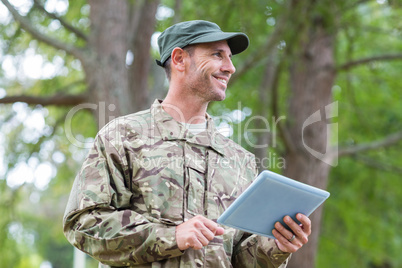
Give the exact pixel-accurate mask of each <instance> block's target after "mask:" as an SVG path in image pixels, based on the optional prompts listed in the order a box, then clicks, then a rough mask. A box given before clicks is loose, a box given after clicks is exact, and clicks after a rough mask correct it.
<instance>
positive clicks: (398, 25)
mask: <svg viewBox="0 0 402 268" xmlns="http://www.w3.org/2000/svg"><path fill="white" fill-rule="evenodd" d="M22 2H24V1H21V2H18V1H14V2H12V3H13V4H14V5H16V6H18V10H19V11H20V13H22V14H23V15H24V16H26V17H27V18H29V19H30V20H31V21H32V22H33V23H34V25H35V26H36V27H38V28H39V29H41V30H42V31H43V32H45V33H47V34H48V35H50V36H53V37H57V38H58V39H59V40H63V41H64V42H66V43H68V42H72V43H74V44H76V45H77V46H80V44H81V42H82V40H80V39H79V38H77V37H76V36H75V35H73V34H71V33H70V32H69V31H67V30H65V29H64V28H63V27H60V25H58V24H57V21H55V20H54V19H52V18H50V17H49V16H46V15H45V14H44V13H43V12H41V11H39V10H38V9H37V8H33V7H32V3H31V1H26V3H22ZM39 2H41V3H43V4H44V6H45V7H46V8H47V9H48V10H51V11H52V12H54V13H57V14H58V15H59V16H61V17H62V18H64V19H65V20H66V21H69V22H70V23H71V24H72V25H74V26H75V27H77V28H79V29H81V31H83V32H84V33H87V32H88V31H89V19H88V15H89V6H88V4H87V3H86V1H82V0H76V1H70V2H67V1H56V0H53V1H39ZM178 2H180V1H173V0H171V1H169V0H166V1H161V5H160V6H159V9H158V13H157V15H158V16H157V27H156V31H162V30H163V29H165V28H166V27H168V26H170V25H171V24H172V23H173V21H175V20H187V19H198V18H202V19H205V20H211V21H214V22H216V23H218V24H219V25H220V26H221V27H222V28H223V29H225V30H230V29H240V30H242V31H244V32H246V33H247V34H248V35H249V37H250V39H251V46H250V50H251V51H256V50H257V48H259V47H261V45H262V44H263V43H264V42H265V40H266V39H267V36H270V35H271V34H272V32H273V31H274V26H275V24H276V23H278V18H279V17H280V16H281V15H282V14H284V13H285V12H287V10H286V1H282V0H277V1H257V0H251V1H229V0H222V1H183V2H182V3H181V6H180V13H179V12H178V10H177V3H178ZM324 2H325V1H324ZM332 2H333V3H336V5H337V6H338V7H340V8H338V9H337V14H332V13H331V12H332V11H331V10H332V9H331V8H330V6H328V5H327V6H325V5H324V6H321V7H318V9H317V12H324V13H325V12H327V13H328V18H331V19H333V18H335V19H334V20H336V25H337V27H336V29H335V27H334V31H336V33H335V36H336V42H335V43H336V45H335V48H336V49H335V58H336V62H337V64H338V67H339V68H338V70H337V77H336V81H335V85H334V87H333V98H334V100H335V101H338V105H339V114H338V117H337V118H335V121H334V122H336V123H338V125H339V133H338V142H339V146H341V147H347V146H353V145H356V144H368V143H370V142H373V141H376V140H379V139H381V138H382V137H385V136H387V135H389V134H390V133H394V132H398V131H400V130H401V129H402V102H401V97H402V93H401V92H402V80H401V79H400V76H401V73H402V72H401V70H402V57H401V55H400V54H401V53H402V21H401V20H400V18H401V17H402V6H401V4H400V2H399V1H391V0H388V1H387V0H381V1H380V0H378V1H341V0H337V1H332ZM19 3H20V4H19ZM21 3H22V4H21ZM57 3H58V4H59V5H57ZM63 4H64V7H65V8H63ZM57 7H59V9H57ZM175 8H176V14H175V12H174V11H173V9H175ZM316 8H317V7H316ZM0 12H1V13H0V14H1V15H0V17H2V19H1V20H0V46H1V51H0V63H1V67H2V68H0V98H3V97H6V96H13V95H23V94H25V95H33V96H42V97H43V96H51V95H52V94H54V93H57V92H61V91H62V92H64V93H69V94H78V93H81V92H84V91H85V90H86V86H85V83H84V81H83V79H84V74H83V70H82V67H81V66H80V63H79V62H78V61H77V60H76V59H75V58H73V57H72V56H70V55H68V54H66V53H65V52H63V51H60V50H55V49H54V48H52V47H50V46H48V45H46V44H44V43H41V42H38V41H36V40H34V39H32V37H31V36H30V35H29V34H27V32H25V31H24V30H23V29H22V28H21V27H20V26H19V24H18V23H16V22H15V21H14V20H13V19H12V17H11V15H10V14H8V13H7V10H6V9H5V7H4V6H3V5H2V4H0ZM179 15H180V16H179ZM294 19H298V20H299V21H302V20H303V11H302V10H301V11H300V14H299V17H298V18H294ZM328 23H334V25H335V22H333V21H331V22H328ZM287 29H290V30H287V32H285V33H283V36H282V37H283V40H287V43H286V44H284V43H281V44H282V45H280V46H278V50H279V53H282V52H281V51H283V50H284V47H285V46H286V45H287V46H288V47H290V42H291V40H292V36H294V35H295V34H296V33H297V31H298V29H297V28H292V24H290V25H288V27H287ZM151 53H152V56H153V57H154V58H156V57H157V55H158V52H157V51H156V50H155V49H153V50H152V52H151ZM31 55H40V56H41V57H42V61H43V65H42V67H45V65H46V64H45V63H51V65H52V68H50V69H51V70H52V72H51V74H50V75H49V74H48V75H46V74H45V73H42V74H41V75H38V76H36V77H32V75H31V76H30V75H29V73H26V72H25V71H24V66H26V64H27V63H26V62H25V59H26V58H29V56H31ZM383 55H392V56H393V57H383ZM247 56H248V55H247V54H241V55H239V56H236V57H234V63H235V65H236V66H241V65H242V63H243V62H244V60H245V59H246V57H247ZM264 56H265V55H264V54H263V53H261V54H260V55H259V58H264ZM370 57H378V60H376V61H374V60H369V61H367V63H365V64H360V65H358V66H356V67H353V68H352V67H351V68H347V67H345V66H344V65H343V64H344V63H347V62H351V61H353V60H356V59H362V58H370ZM263 63H264V62H263V61H255V63H254V64H253V71H252V72H246V73H244V74H243V75H242V76H241V78H240V79H238V80H237V81H236V83H234V84H233V85H231V86H230V90H229V91H228V93H227V100H225V101H224V102H221V103H214V104H213V105H212V106H211V107H210V111H209V112H210V113H211V114H213V115H220V114H226V115H233V111H235V110H237V109H238V108H239V102H238V101H239V100H241V109H242V111H243V114H242V115H243V116H244V118H243V119H244V120H239V122H238V123H236V124H234V125H232V127H233V131H234V133H233V135H232V138H233V139H234V140H235V141H237V142H239V143H241V144H242V145H243V146H245V147H249V148H248V149H250V150H252V149H253V148H251V147H250V146H248V144H247V143H246V142H245V141H244V140H243V139H244V136H243V135H242V133H241V132H239V130H241V129H243V130H244V123H245V122H246V119H247V118H250V117H251V116H252V115H253V114H255V112H256V111H258V110H260V109H261V106H264V105H265V106H269V105H272V103H270V101H272V100H268V101H267V102H266V103H261V99H260V95H259V92H258V87H259V83H260V80H261V78H262V76H263V75H264V74H263V70H264V64H263ZM285 64H286V63H285ZM13 68H14V69H15V71H14V74H13V72H11V71H10V69H11V70H12V69H13ZM238 70H239V68H238ZM287 76H288V73H287V72H286V71H285V72H283V74H282V75H281V79H282V80H285V79H286V77H287ZM165 92H166V88H163V89H160V91H159V92H157V93H156V96H157V97H158V98H163V96H164V94H165ZM279 92H280V94H279V103H278V105H279V110H280V114H283V115H285V116H286V113H285V111H286V109H287V105H288V102H287V98H288V95H289V90H288V85H287V84H286V83H281V84H280V86H279ZM70 108H71V107H63V106H46V107H43V106H42V105H27V104H25V103H23V102H15V103H14V104H1V105H0V130H1V134H0V160H1V161H0V267H21V268H22V267H72V266H73V248H72V247H71V246H70V245H69V244H68V242H67V240H66V239H65V238H64V235H63V233H62V224H61V223H62V216H63V212H64V207H65V204H66V200H67V198H68V194H69V190H70V188H71V185H72V182H73V179H74V177H75V174H76V173H77V171H78V170H79V168H80V165H81V163H82V160H83V158H84V157H85V154H86V149H85V148H78V147H76V146H74V145H73V144H72V143H71V141H70V140H68V139H67V138H66V134H65V125H64V123H65V121H64V119H65V116H66V114H67V113H68V111H69V110H70ZM271 115H272V114H271V113H269V115H268V117H269V116H271ZM71 129H72V130H73V134H74V135H75V137H76V138H77V139H79V140H81V141H87V142H90V141H91V140H92V138H93V137H94V135H95V134H96V131H97V125H96V122H95V121H94V119H93V116H92V114H91V113H89V112H88V111H82V112H80V113H78V114H77V115H76V116H75V117H74V118H73V121H72V126H71ZM281 149H282V147H281V144H280V143H279V144H278V146H276V147H274V148H270V152H271V153H273V154H276V155H278V157H279V156H280V154H281ZM401 149H402V145H401V143H396V144H394V146H392V147H376V148H375V150H371V151H366V152H364V153H360V154H353V155H350V156H345V157H342V158H340V159H339V164H338V166H336V167H334V168H332V170H331V173H330V180H329V185H328V191H330V192H331V197H330V198H329V199H328V201H327V202H326V203H325V206H324V214H323V221H322V227H321V236H320V241H319V249H318V255H317V256H318V258H317V264H316V266H317V267H329V268H330V267H384V268H385V267H401V266H402V256H401V254H400V252H401V251H402V237H401V232H400V227H401V226H402V217H401V212H402V211H401V207H402V182H401V181H402V180H401V174H402V167H401V165H400V163H401V162H402V155H401V153H400V150H401ZM43 163H45V165H41V164H43ZM271 168H272V169H274V170H276V169H277V167H276V166H275V165H273V166H272V167H271ZM87 266H88V267H97V263H96V262H95V261H93V260H91V259H90V258H88V259H87Z"/></svg>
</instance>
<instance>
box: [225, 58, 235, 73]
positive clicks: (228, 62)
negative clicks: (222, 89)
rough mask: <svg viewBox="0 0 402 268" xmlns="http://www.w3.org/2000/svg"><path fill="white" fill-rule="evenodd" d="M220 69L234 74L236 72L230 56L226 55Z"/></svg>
mask: <svg viewBox="0 0 402 268" xmlns="http://www.w3.org/2000/svg"><path fill="white" fill-rule="evenodd" d="M221 71H223V72H228V73H230V74H234V73H235V72H236V68H235V67H234V65H233V62H232V59H231V58H229V57H228V58H226V59H225V60H224V61H223V64H222V68H221Z"/></svg>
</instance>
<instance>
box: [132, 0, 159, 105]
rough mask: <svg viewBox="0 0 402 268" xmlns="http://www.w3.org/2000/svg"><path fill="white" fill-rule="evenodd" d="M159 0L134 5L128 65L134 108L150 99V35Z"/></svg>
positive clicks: (148, 102)
mask: <svg viewBox="0 0 402 268" xmlns="http://www.w3.org/2000/svg"><path fill="white" fill-rule="evenodd" d="M159 2H160V1H159V0H152V1H151V0H147V1H143V2H142V3H140V4H137V5H136V8H137V9H138V10H139V11H140V12H139V13H138V12H136V16H138V18H137V19H136V21H137V23H136V25H135V27H136V30H135V35H134V37H133V41H132V43H131V44H130V49H131V51H132V53H133V55H134V61H133V63H132V64H131V66H130V71H129V73H130V92H131V94H132V95H133V98H132V99H131V100H132V103H131V105H132V106H134V107H135V110H136V111H138V110H143V109H147V108H148V107H149V105H150V102H151V101H152V100H150V99H149V88H148V77H149V73H150V70H151V66H150V65H151V64H155V61H154V60H150V54H149V51H150V48H151V36H152V34H153V33H154V31H155V23H156V20H155V13H156V10H157V8H158V5H159Z"/></svg>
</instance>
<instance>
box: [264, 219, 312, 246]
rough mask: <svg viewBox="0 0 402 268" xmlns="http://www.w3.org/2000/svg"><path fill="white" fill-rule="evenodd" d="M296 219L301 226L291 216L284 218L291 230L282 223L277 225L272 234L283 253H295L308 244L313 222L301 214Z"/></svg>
mask: <svg viewBox="0 0 402 268" xmlns="http://www.w3.org/2000/svg"><path fill="white" fill-rule="evenodd" d="M296 218H297V219H298V220H299V221H300V222H301V224H300V225H299V224H297V223H296V222H295V221H294V220H293V219H292V218H291V217H289V216H285V217H284V218H283V221H284V222H285V223H286V225H287V226H288V227H289V228H290V229H291V230H288V229H286V228H285V227H284V226H283V225H282V224H281V223H280V222H277V223H275V229H274V230H273V231H272V234H273V235H274V236H275V238H276V239H277V245H278V247H279V249H280V250H282V251H285V252H292V253H293V252H295V251H297V250H298V249H299V248H301V247H302V246H303V245H304V244H306V243H307V242H308V236H309V235H310V234H311V221H310V219H309V218H308V217H306V216H305V215H303V214H300V213H299V214H297V215H296ZM293 235H294V237H293ZM290 240H291V241H290Z"/></svg>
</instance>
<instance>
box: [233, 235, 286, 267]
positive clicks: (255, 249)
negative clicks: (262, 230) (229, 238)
mask: <svg viewBox="0 0 402 268" xmlns="http://www.w3.org/2000/svg"><path fill="white" fill-rule="evenodd" d="M290 256H291V254H290V253H286V252H283V251H281V250H280V249H279V248H278V247H277V245H276V243H275V240H274V239H271V238H268V237H263V236H258V235H252V234H249V233H244V235H243V238H242V240H240V242H239V243H237V246H236V247H235V249H234V253H233V259H232V263H233V268H248V267H261V268H263V267H264V268H285V267H286V266H287V263H288V260H289V258H290Z"/></svg>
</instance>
